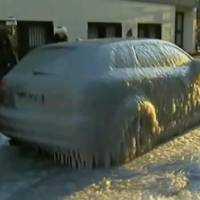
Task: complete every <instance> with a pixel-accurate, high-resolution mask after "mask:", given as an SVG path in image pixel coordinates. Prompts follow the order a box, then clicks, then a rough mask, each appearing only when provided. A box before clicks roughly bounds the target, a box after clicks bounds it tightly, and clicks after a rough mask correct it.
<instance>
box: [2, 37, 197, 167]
mask: <svg viewBox="0 0 200 200" xmlns="http://www.w3.org/2000/svg"><path fill="white" fill-rule="evenodd" d="M3 82H4V93H3V97H2V98H3V99H2V104H1V107H0V128H1V130H2V132H3V133H4V134H5V135H6V136H8V137H10V138H12V139H13V140H14V141H18V142H19V143H28V144H30V145H29V146H32V145H33V146H34V147H36V148H37V149H39V150H40V152H41V151H42V152H46V153H47V154H48V155H50V156H51V157H52V158H53V159H54V160H55V161H56V162H59V163H61V164H64V165H67V166H69V167H73V168H82V167H89V168H91V167H97V166H110V165H115V164H120V163H125V162H128V161H130V160H132V159H134V158H135V157H136V156H138V155H141V154H142V153H145V152H146V151H148V150H150V149H152V148H153V147H154V146H156V145H158V144H160V143H161V142H163V141H166V140H167V139H169V138H170V137H172V136H175V135H178V134H181V133H182V132H183V131H185V130H186V129H188V128H191V127H193V126H194V125H196V124H198V122H199V117H200V116H199V108H200V64H199V61H194V60H193V59H192V58H191V57H190V56H189V55H188V54H187V53H185V52H184V51H183V50H181V49H179V48H178V47H176V46H175V45H173V44H171V43H168V42H164V41H159V40H104V41H92V42H87V41H86V42H77V43H69V44H55V45H50V46H47V47H42V48H40V49H37V50H35V51H34V52H32V53H30V54H29V55H28V56H27V57H26V58H25V59H23V60H22V61H21V63H19V65H18V66H16V68H15V69H13V70H12V71H11V72H10V73H9V74H8V75H7V76H6V77H5V78H4V80H3Z"/></svg>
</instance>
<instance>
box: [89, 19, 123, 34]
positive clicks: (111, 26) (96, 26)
mask: <svg viewBox="0 0 200 200" xmlns="http://www.w3.org/2000/svg"><path fill="white" fill-rule="evenodd" d="M112 37H122V25H121V23H100V22H89V23H88V38H112Z"/></svg>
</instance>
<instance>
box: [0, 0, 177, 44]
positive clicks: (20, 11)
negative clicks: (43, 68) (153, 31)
mask: <svg viewBox="0 0 200 200" xmlns="http://www.w3.org/2000/svg"><path fill="white" fill-rule="evenodd" d="M9 16H15V17H16V18H17V19H18V20H50V21H53V22H54V23H55V26H57V25H64V26H66V27H67V28H68V30H69V36H70V39H72V40H73V39H75V38H77V37H81V38H83V39H86V38H87V22H121V23H122V24H123V28H124V31H125V30H126V29H127V28H130V26H131V27H132V28H133V33H134V35H135V36H137V23H141V22H144V23H161V24H162V35H163V37H162V39H165V40H169V41H172V42H173V41H174V25H175V8H174V6H167V5H160V4H149V3H137V2H133V1H127V0H67V1H66V0H58V1H55V0H45V1H41V0H34V1H27V0H0V19H6V18H7V17H9Z"/></svg>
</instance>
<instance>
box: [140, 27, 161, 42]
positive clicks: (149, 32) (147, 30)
mask: <svg viewBox="0 0 200 200" xmlns="http://www.w3.org/2000/svg"><path fill="white" fill-rule="evenodd" d="M161 32H162V25H161V24H138V38H156V39H161V36H162V34H161Z"/></svg>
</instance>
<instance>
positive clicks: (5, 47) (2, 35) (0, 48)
mask: <svg viewBox="0 0 200 200" xmlns="http://www.w3.org/2000/svg"><path fill="white" fill-rule="evenodd" d="M16 64H17V58H16V55H15V53H14V48H13V46H12V42H11V40H10V33H9V30H8V29H7V28H6V27H5V26H0V79H1V78H3V76H4V75H6V74H7V73H8V72H9V71H10V70H11V69H12V68H13V67H14V66H15V65H16Z"/></svg>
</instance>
